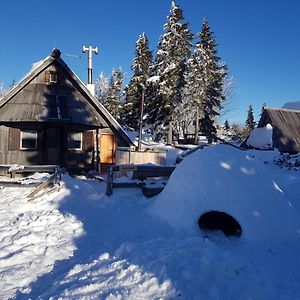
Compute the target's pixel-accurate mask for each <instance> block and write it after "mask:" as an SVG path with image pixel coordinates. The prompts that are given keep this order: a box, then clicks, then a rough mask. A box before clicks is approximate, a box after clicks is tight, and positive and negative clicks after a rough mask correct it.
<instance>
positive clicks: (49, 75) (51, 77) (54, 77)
mask: <svg viewBox="0 0 300 300" xmlns="http://www.w3.org/2000/svg"><path fill="white" fill-rule="evenodd" d="M45 81H46V82H48V83H57V82H58V74H57V72H55V71H46V72H45Z"/></svg>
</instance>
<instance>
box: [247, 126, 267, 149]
mask: <svg viewBox="0 0 300 300" xmlns="http://www.w3.org/2000/svg"><path fill="white" fill-rule="evenodd" d="M272 135H273V127H272V126H271V125H270V124H267V125H266V126H265V127H256V128H254V129H253V130H252V132H251V134H250V136H249V137H248V139H247V141H246V144H247V145H248V146H251V147H254V148H257V149H271V148H272V147H273V141H272Z"/></svg>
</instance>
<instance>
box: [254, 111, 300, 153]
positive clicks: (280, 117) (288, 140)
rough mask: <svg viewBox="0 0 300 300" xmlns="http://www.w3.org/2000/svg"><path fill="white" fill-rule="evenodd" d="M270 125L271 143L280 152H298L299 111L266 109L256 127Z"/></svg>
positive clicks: (299, 137) (299, 141)
mask: <svg viewBox="0 0 300 300" xmlns="http://www.w3.org/2000/svg"><path fill="white" fill-rule="evenodd" d="M268 123H269V124H271V125H272V126H273V128H274V132H273V143H274V146H275V147H276V148H278V149H279V150H281V151H300V110H294V109H285V108H270V107H266V108H265V109H264V111H263V114H262V116H261V119H260V121H259V123H258V127H263V126H266V125H267V124H268Z"/></svg>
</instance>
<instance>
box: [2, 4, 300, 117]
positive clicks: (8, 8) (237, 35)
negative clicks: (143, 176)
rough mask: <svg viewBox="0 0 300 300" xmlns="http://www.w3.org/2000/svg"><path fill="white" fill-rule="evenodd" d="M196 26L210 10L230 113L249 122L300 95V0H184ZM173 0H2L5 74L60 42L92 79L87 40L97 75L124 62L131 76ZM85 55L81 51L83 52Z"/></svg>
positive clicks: (7, 77)
mask: <svg viewBox="0 0 300 300" xmlns="http://www.w3.org/2000/svg"><path fill="white" fill-rule="evenodd" d="M177 3H178V4H179V5H180V7H181V8H182V9H183V13H184V16H185V19H186V21H188V22H189V23H190V28H191V30H192V32H193V33H196V32H199V31H200V30H201V22H202V19H203V17H207V19H208V22H209V24H210V25H211V27H212V29H213V31H214V32H215V36H216V40H217V42H218V43H219V46H218V50H219V56H220V57H221V58H222V60H223V61H224V62H226V63H227V64H228V66H229V71H230V74H231V75H232V76H233V77H234V80H235V85H236V87H235V90H234V96H233V99H232V100H231V101H232V104H231V106H232V107H233V108H234V110H233V111H232V113H231V114H230V115H228V119H229V121H230V122H232V121H240V122H244V120H245V119H246V112H247V107H248V105H249V104H252V105H253V107H254V112H255V115H256V118H258V114H259V112H260V109H261V106H262V104H263V103H264V102H266V103H267V105H269V106H275V107H280V106H282V105H283V104H284V103H285V102H288V101H298V100H299V101H300V84H299V81H300V60H299V55H300V39H299V37H300V18H299V12H300V2H299V1H297V0H286V1H281V0H280V1H279V0H277V1H276V0H273V1H269V0H263V1H262V0H260V1H259V0H251V1H250V0H249V1H243V0H197V1H196V0H178V1H177ZM170 6H171V1H169V0H168V1H167V0H151V1H142V0H131V1H125V0H123V1H119V0H115V1H97V0H91V1H76V0H73V1H71V0H60V1H58V0H51V1H49V0H27V1H21V0H17V1H14V0H11V1H5V2H3V3H1V19H0V24H1V26H0V32H1V47H0V66H1V68H0V82H4V84H5V85H6V86H9V85H10V84H11V82H12V81H13V80H16V81H18V80H19V79H20V78H21V77H22V76H23V75H24V74H26V73H27V72H28V70H29V69H30V66H31V64H32V63H33V62H35V61H38V60H40V59H43V58H44V57H46V56H47V55H48V54H49V53H50V52H51V50H52V49H53V48H54V47H57V48H59V49H60V50H61V51H62V53H63V56H62V58H63V59H64V60H65V61H66V62H67V63H68V64H69V66H70V67H71V68H72V69H73V70H74V71H75V72H76V73H77V74H78V75H79V77H81V79H82V80H83V81H86V80H87V72H86V68H87V57H86V54H82V53H81V49H82V46H83V45H93V46H98V47H99V50H100V53H99V54H98V55H97V56H94V60H93V67H94V70H93V71H94V77H97V74H99V73H100V72H104V73H105V74H106V75H109V74H110V73H111V70H112V68H113V67H115V68H118V67H119V66H121V67H122V68H123V70H124V72H125V73H126V77H127V81H128V80H129V78H130V75H131V71H130V65H131V62H132V59H133V56H134V46H135V42H136V40H137V38H138V36H139V34H141V33H142V32H145V33H146V35H147V36H148V39H149V42H150V48H151V49H152V50H153V52H155V50H156V46H157V43H158V39H159V36H160V35H161V33H162V30H163V29H162V27H163V24H164V23H165V22H166V16H167V15H168V13H169V10H170ZM79 56H80V57H79Z"/></svg>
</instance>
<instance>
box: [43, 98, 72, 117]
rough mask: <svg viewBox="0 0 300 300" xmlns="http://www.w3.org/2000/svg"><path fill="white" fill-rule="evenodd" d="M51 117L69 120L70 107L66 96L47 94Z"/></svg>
mask: <svg viewBox="0 0 300 300" xmlns="http://www.w3.org/2000/svg"><path fill="white" fill-rule="evenodd" d="M47 102H48V103H47V106H48V110H49V119H60V120H68V119H69V118H70V117H69V109H68V103H67V97H66V96H58V95H47Z"/></svg>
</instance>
